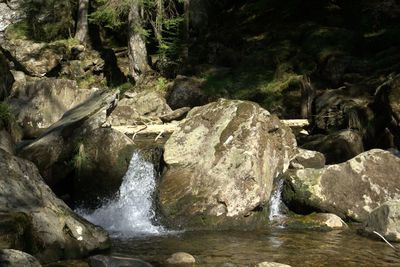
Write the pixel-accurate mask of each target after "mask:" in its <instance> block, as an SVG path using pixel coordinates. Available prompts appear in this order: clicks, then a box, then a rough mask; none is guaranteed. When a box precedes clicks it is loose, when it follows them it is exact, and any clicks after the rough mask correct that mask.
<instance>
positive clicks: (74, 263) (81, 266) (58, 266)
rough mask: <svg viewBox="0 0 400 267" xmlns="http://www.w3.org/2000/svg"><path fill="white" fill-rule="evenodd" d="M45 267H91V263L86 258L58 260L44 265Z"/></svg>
mask: <svg viewBox="0 0 400 267" xmlns="http://www.w3.org/2000/svg"><path fill="white" fill-rule="evenodd" d="M43 267H90V266H89V263H87V262H86V261H84V260H66V261H56V262H52V263H49V264H46V265H44V266H43Z"/></svg>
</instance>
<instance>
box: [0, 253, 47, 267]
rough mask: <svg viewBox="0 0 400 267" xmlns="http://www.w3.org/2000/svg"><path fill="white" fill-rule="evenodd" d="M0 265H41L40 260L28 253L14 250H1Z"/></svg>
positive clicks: (20, 266)
mask: <svg viewBox="0 0 400 267" xmlns="http://www.w3.org/2000/svg"><path fill="white" fill-rule="evenodd" d="M0 266H2V267H41V266H42V265H40V263H39V261H38V260H37V259H35V258H34V257H33V256H32V255H29V254H28V253H25V252H22V251H19V250H14V249H1V250H0Z"/></svg>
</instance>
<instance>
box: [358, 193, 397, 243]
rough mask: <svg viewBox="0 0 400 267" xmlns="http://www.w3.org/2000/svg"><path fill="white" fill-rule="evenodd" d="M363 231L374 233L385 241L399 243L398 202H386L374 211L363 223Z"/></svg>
mask: <svg viewBox="0 0 400 267" xmlns="http://www.w3.org/2000/svg"><path fill="white" fill-rule="evenodd" d="M365 231H366V232H367V233H371V234H372V233H373V232H374V231H376V232H378V233H379V234H381V235H383V236H384V237H385V238H386V239H387V240H389V241H393V242H400V200H396V201H388V202H385V203H383V204H382V205H381V206H380V207H378V208H376V209H374V210H373V211H372V212H371V213H370V214H369V216H368V218H367V220H366V221H365Z"/></svg>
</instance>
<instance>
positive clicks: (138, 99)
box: [108, 91, 171, 126]
mask: <svg viewBox="0 0 400 267" xmlns="http://www.w3.org/2000/svg"><path fill="white" fill-rule="evenodd" d="M170 112H171V108H170V107H169V106H168V105H167V103H166V100H165V99H164V98H163V97H162V96H161V95H160V94H158V93H157V92H153V91H143V92H140V93H137V94H133V95H130V97H129V98H124V99H122V100H121V101H120V102H119V103H118V106H117V107H116V108H115V110H114V111H113V112H112V113H111V115H110V117H109V118H108V122H109V123H110V124H111V125H113V126H119V125H138V124H139V125H140V124H162V121H161V120H160V119H159V118H158V117H160V116H162V115H165V114H168V113H170Z"/></svg>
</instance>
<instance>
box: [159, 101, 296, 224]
mask: <svg viewBox="0 0 400 267" xmlns="http://www.w3.org/2000/svg"><path fill="white" fill-rule="evenodd" d="M295 148H296V141H295V138H294V135H293V134H292V132H291V130H290V129H289V128H288V127H287V126H285V125H283V124H282V123H281V122H280V121H279V119H278V118H277V117H276V116H274V115H271V114H270V113H269V112H268V111H266V110H263V109H262V108H260V107H259V106H258V105H257V104H254V103H252V102H246V101H230V100H224V99H220V100H219V101H218V102H214V103H210V104H208V105H205V106H202V107H198V108H194V109H193V110H191V111H190V112H189V114H188V117H187V118H186V119H185V120H184V121H183V122H182V123H180V125H179V126H178V129H177V130H176V131H175V132H174V133H173V134H172V135H171V137H170V138H169V139H168V141H167V143H166V144H165V153H164V160H165V163H166V165H167V171H166V172H165V173H164V175H163V177H162V179H161V182H160V186H159V201H160V207H161V209H162V211H163V213H164V215H165V216H166V218H167V220H168V221H169V222H170V223H171V224H172V225H174V226H187V227H219V226H228V227H230V226H234V225H237V224H239V223H243V222H248V223H250V222H255V221H262V220H264V219H265V218H264V217H263V213H262V212H257V211H261V210H263V208H264V206H265V205H266V204H267V203H268V201H269V197H270V194H271V189H272V183H273V179H274V178H275V177H276V176H277V175H278V174H281V173H282V172H284V171H285V170H286V169H287V168H288V166H289V162H290V159H291V158H292V157H293V156H294V154H295ZM245 225H246V224H244V225H243V227H244V226H245Z"/></svg>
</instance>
